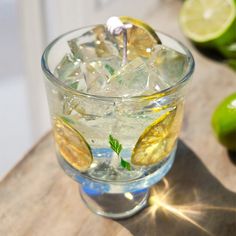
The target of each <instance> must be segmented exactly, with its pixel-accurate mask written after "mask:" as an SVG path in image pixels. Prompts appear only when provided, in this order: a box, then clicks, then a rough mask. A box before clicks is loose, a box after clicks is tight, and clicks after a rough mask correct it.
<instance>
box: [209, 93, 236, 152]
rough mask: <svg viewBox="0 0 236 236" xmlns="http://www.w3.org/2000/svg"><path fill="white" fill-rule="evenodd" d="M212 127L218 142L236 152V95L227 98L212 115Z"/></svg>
mask: <svg viewBox="0 0 236 236" xmlns="http://www.w3.org/2000/svg"><path fill="white" fill-rule="evenodd" d="M212 127H213V130H214V132H215V135H216V136H217V138H218V140H219V141H220V142H221V143H222V144H223V145H224V146H225V147H226V148H228V149H229V150H234V151H236V93H234V94H232V95H230V96H228V97H226V98H225V99H224V100H223V101H222V102H221V103H220V104H219V105H218V106H217V108H216V109H215V111H214V113H213V115H212Z"/></svg>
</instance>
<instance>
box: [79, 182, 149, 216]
mask: <svg viewBox="0 0 236 236" xmlns="http://www.w3.org/2000/svg"><path fill="white" fill-rule="evenodd" d="M79 191H80V195H81V198H82V200H83V201H84V203H85V204H86V206H87V207H88V208H89V209H90V210H91V211H92V212H94V213H96V214H98V215H101V216H104V217H108V218H112V219H123V218H127V217H130V216H132V215H134V214H136V213H137V212H138V211H140V210H142V209H143V208H144V207H145V206H146V203H147V199H148V195H149V190H148V189H142V190H139V191H136V192H126V193H103V194H97V193H95V192H93V191H90V190H89V189H86V188H83V187H82V186H80V187H79Z"/></svg>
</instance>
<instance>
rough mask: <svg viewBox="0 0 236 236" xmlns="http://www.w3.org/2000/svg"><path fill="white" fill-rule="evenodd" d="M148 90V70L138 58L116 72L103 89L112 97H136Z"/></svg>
mask: <svg viewBox="0 0 236 236" xmlns="http://www.w3.org/2000/svg"><path fill="white" fill-rule="evenodd" d="M148 88H149V69H148V67H147V65H146V63H145V62H144V61H143V60H142V59H141V58H139V57H137V58H136V59H134V60H133V61H131V62H129V63H128V64H126V65H125V66H124V67H122V68H121V69H120V70H118V71H117V72H116V73H115V74H114V75H113V76H111V78H110V79H109V80H108V83H107V85H106V88H105V90H106V91H105V92H106V94H113V96H137V95H140V94H142V93H143V92H144V91H146V90H147V89H148Z"/></svg>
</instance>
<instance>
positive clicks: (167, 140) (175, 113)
mask: <svg viewBox="0 0 236 236" xmlns="http://www.w3.org/2000/svg"><path fill="white" fill-rule="evenodd" d="M182 108H183V105H182V104H179V105H178V107H175V109H173V110H170V111H167V112H166V113H164V114H163V115H161V116H160V117H159V118H158V119H157V120H156V121H154V122H153V123H152V124H151V125H149V126H148V127H147V128H146V129H145V130H144V132H143V133H142V135H141V136H140V137H139V139H138V141H137V143H136V145H135V147H134V149H133V153H132V156H131V163H132V164H134V165H139V166H148V165H153V164H157V163H159V162H161V161H162V160H163V159H165V158H166V157H167V156H168V155H169V154H170V152H171V151H172V149H173V148H174V145H175V143H176V140H177V137H178V134H179V130H180V125H181V122H182V115H183V109H182Z"/></svg>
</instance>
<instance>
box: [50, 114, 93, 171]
mask: <svg viewBox="0 0 236 236" xmlns="http://www.w3.org/2000/svg"><path fill="white" fill-rule="evenodd" d="M53 134H54V137H55V141H56V144H57V147H58V150H59V152H60V154H61V155H62V156H63V157H64V159H65V160H66V161H67V162H69V163H70V164H71V165H72V166H73V167H74V168H76V169H78V170H79V171H86V170H87V169H88V168H89V167H90V165H91V163H92V161H93V156H92V153H91V150H90V147H89V145H88V144H87V142H86V141H85V139H84V138H83V136H82V135H81V134H80V133H79V132H78V131H77V130H76V129H74V128H73V127H72V126H71V125H70V124H69V122H68V120H67V119H66V118H62V117H57V118H55V120H54V127H53Z"/></svg>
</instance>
